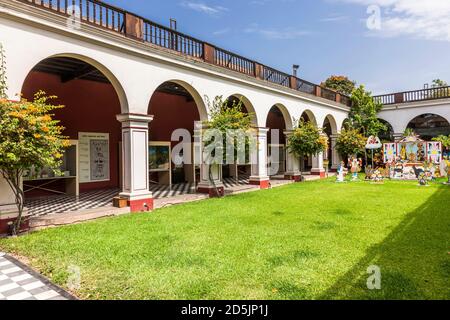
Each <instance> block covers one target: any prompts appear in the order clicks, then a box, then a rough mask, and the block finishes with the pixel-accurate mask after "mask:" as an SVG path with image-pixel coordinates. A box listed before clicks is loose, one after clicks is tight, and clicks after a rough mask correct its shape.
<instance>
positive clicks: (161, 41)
mask: <svg viewBox="0 0 450 320" xmlns="http://www.w3.org/2000/svg"><path fill="white" fill-rule="evenodd" d="M143 29H144V32H143V40H144V41H145V42H148V43H151V44H154V45H157V46H159V47H163V48H166V49H170V50H174V51H177V52H179V53H181V54H184V55H188V56H191V57H194V58H203V42H202V41H200V40H197V39H195V38H192V37H190V36H187V35H185V34H182V33H180V32H177V31H175V30H173V29H170V28H167V27H164V26H161V25H159V24H157V23H154V22H152V21H150V20H146V19H143Z"/></svg>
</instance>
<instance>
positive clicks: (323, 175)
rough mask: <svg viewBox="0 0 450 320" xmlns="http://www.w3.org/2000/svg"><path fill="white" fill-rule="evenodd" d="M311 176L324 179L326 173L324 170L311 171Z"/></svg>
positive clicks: (314, 169)
mask: <svg viewBox="0 0 450 320" xmlns="http://www.w3.org/2000/svg"><path fill="white" fill-rule="evenodd" d="M311 175H313V176H320V178H321V179H324V178H326V176H327V173H326V172H325V169H316V168H313V169H311Z"/></svg>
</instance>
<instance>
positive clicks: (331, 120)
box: [323, 114, 339, 134]
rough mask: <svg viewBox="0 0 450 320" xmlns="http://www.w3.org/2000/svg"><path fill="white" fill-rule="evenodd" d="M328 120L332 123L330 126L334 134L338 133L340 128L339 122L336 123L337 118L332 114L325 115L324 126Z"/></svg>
mask: <svg viewBox="0 0 450 320" xmlns="http://www.w3.org/2000/svg"><path fill="white" fill-rule="evenodd" d="M327 120H328V123H329V124H330V127H331V133H332V134H337V133H338V131H339V130H338V126H337V123H336V119H335V118H334V117H333V116H332V115H331V114H329V115H327V116H326V117H325V120H324V123H323V126H325V124H326V123H327Z"/></svg>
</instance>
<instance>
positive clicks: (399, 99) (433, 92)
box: [373, 86, 450, 105]
mask: <svg viewBox="0 0 450 320" xmlns="http://www.w3.org/2000/svg"><path fill="white" fill-rule="evenodd" d="M373 98H374V100H375V101H377V102H379V103H381V104H383V105H390V104H399V103H408V102H417V101H426V100H437V99H445V98H450V86H448V87H437V88H428V89H421V90H414V91H406V92H398V93H392V94H385V95H380V96H374V97H373Z"/></svg>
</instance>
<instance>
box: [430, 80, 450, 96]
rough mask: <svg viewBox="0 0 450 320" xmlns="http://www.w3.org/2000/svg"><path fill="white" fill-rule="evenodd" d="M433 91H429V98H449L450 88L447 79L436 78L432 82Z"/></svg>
mask: <svg viewBox="0 0 450 320" xmlns="http://www.w3.org/2000/svg"><path fill="white" fill-rule="evenodd" d="M431 88H433V89H434V90H432V91H431V92H427V93H426V94H427V95H428V97H429V98H432V99H438V98H447V97H449V96H450V90H449V87H448V84H447V82H446V81H444V80H441V79H435V80H433V81H432V82H431Z"/></svg>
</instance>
